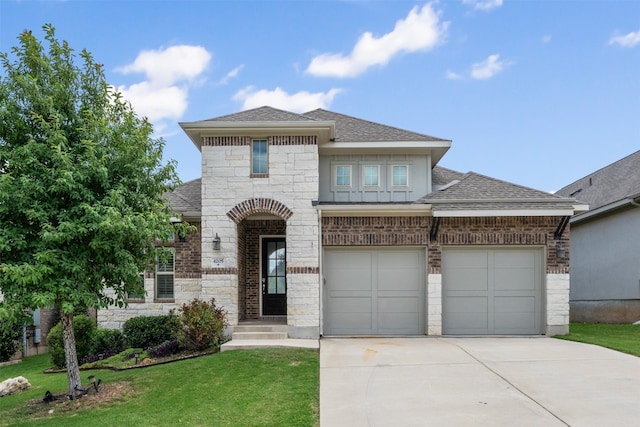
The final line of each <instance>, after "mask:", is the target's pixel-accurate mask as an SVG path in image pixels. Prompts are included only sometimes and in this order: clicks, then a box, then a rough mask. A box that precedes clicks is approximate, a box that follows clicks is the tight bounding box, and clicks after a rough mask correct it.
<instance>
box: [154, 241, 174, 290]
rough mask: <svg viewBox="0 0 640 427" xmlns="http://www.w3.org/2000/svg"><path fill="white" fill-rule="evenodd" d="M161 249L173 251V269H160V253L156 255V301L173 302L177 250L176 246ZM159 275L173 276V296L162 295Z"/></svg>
mask: <svg viewBox="0 0 640 427" xmlns="http://www.w3.org/2000/svg"><path fill="white" fill-rule="evenodd" d="M161 250H164V251H168V252H170V253H171V261H172V262H171V271H159V270H160V255H159V254H158V255H157V256H156V264H155V277H154V284H153V286H154V290H153V292H154V301H163V302H173V301H174V300H175V295H176V251H175V249H174V248H162V249H161ZM159 276H171V278H172V281H171V290H172V292H171V297H160V296H159V293H158V277H159Z"/></svg>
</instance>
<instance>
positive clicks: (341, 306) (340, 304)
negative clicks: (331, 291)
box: [332, 296, 371, 313]
mask: <svg viewBox="0 0 640 427" xmlns="http://www.w3.org/2000/svg"><path fill="white" fill-rule="evenodd" d="M332 308H333V310H332V311H333V312H334V313H370V312H371V297H361V298H357V297H355V298H354V297H345V296H342V297H340V298H335V304H333V305H332Z"/></svg>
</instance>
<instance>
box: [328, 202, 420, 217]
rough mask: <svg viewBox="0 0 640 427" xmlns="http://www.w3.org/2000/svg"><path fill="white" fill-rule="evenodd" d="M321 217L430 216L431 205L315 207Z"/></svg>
mask: <svg viewBox="0 0 640 427" xmlns="http://www.w3.org/2000/svg"><path fill="white" fill-rule="evenodd" d="M316 209H318V210H319V211H320V212H321V214H322V216H323V217H331V216H344V215H349V216H431V205H425V204H406V205H399V204H398V205H380V204H371V205H357V204H353V205H317V206H316Z"/></svg>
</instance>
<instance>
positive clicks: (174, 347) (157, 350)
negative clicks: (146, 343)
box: [147, 340, 180, 357]
mask: <svg viewBox="0 0 640 427" xmlns="http://www.w3.org/2000/svg"><path fill="white" fill-rule="evenodd" d="M178 351H180V345H179V344H178V340H171V341H165V342H163V343H162V344H160V345H157V346H155V347H151V348H150V349H149V350H147V353H148V354H149V356H150V357H167V356H171V355H172V354H176V353H177V352H178Z"/></svg>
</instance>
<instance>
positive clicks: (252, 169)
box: [249, 138, 269, 178]
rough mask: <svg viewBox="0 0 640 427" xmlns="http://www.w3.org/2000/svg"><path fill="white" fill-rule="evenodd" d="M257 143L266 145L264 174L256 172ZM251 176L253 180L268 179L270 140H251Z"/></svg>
mask: <svg viewBox="0 0 640 427" xmlns="http://www.w3.org/2000/svg"><path fill="white" fill-rule="evenodd" d="M257 142H264V144H265V159H264V169H265V171H264V172H256V171H255V170H254V160H255V159H254V149H255V146H256V143H257ZM249 170H250V176H251V178H268V177H269V140H268V139H267V138H256V139H252V140H251V164H250V169H249Z"/></svg>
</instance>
